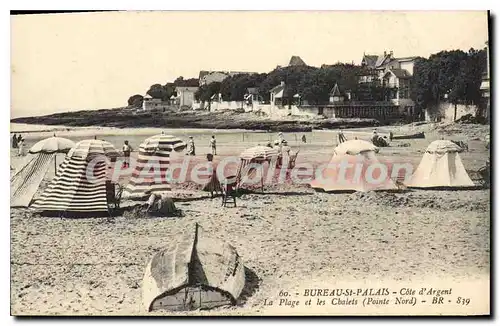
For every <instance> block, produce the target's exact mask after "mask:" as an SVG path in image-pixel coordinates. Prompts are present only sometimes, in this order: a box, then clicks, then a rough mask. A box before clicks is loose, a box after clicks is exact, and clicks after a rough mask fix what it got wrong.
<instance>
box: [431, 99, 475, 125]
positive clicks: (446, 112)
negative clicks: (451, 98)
mask: <svg viewBox="0 0 500 326" xmlns="http://www.w3.org/2000/svg"><path fill="white" fill-rule="evenodd" d="M456 110H457V113H456V117H455V104H452V103H441V104H439V106H438V107H437V108H435V107H434V108H428V109H425V110H424V112H425V121H431V122H436V121H445V122H453V121H455V120H458V119H460V118H461V117H463V116H464V115H467V114H472V115H473V116H476V111H477V106H476V105H467V104H457V105H456Z"/></svg>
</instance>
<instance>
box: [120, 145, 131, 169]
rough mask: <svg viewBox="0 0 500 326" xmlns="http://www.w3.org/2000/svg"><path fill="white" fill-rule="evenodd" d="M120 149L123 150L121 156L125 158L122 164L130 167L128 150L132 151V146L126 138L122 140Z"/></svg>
mask: <svg viewBox="0 0 500 326" xmlns="http://www.w3.org/2000/svg"><path fill="white" fill-rule="evenodd" d="M122 151H123V157H124V158H125V162H124V163H123V166H124V167H130V152H131V151H132V147H131V146H130V145H129V144H128V140H126V141H125V142H124V144H123V148H122Z"/></svg>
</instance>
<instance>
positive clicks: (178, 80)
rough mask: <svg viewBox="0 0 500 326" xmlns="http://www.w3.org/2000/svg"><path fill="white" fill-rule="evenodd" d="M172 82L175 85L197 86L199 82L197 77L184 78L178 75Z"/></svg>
mask: <svg viewBox="0 0 500 326" xmlns="http://www.w3.org/2000/svg"><path fill="white" fill-rule="evenodd" d="M173 84H174V85H175V86H184V87H198V85H199V84H200V82H199V80H198V78H189V79H184V77H182V76H179V77H177V78H176V79H175V80H174V83H173Z"/></svg>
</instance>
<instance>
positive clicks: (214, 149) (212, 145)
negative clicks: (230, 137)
mask: <svg viewBox="0 0 500 326" xmlns="http://www.w3.org/2000/svg"><path fill="white" fill-rule="evenodd" d="M210 149H211V150H212V155H214V156H215V155H217V144H216V140H215V135H212V138H210Z"/></svg>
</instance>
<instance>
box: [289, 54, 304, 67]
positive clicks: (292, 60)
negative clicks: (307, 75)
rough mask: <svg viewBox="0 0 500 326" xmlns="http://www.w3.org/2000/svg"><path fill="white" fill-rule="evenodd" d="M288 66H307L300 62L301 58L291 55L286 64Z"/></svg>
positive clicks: (302, 61)
mask: <svg viewBox="0 0 500 326" xmlns="http://www.w3.org/2000/svg"><path fill="white" fill-rule="evenodd" d="M288 66H289V67H290V66H307V64H306V63H305V62H304V60H302V58H301V57H299V56H298V55H292V57H291V58H290V62H289V63H288Z"/></svg>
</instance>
